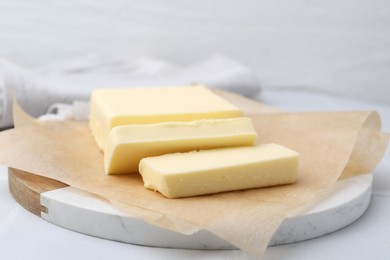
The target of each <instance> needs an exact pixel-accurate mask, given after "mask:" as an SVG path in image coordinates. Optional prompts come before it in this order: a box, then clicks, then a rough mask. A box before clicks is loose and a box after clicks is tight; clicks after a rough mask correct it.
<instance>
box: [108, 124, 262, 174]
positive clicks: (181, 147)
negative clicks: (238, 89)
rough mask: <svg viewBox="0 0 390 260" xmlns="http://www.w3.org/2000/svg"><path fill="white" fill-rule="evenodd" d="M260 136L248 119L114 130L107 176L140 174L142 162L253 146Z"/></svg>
mask: <svg viewBox="0 0 390 260" xmlns="http://www.w3.org/2000/svg"><path fill="white" fill-rule="evenodd" d="M256 137H257V133H256V131H255V129H254V127H253V124H252V120H251V119H250V118H247V117H239V118H230V119H205V120H196V121H191V122H165V123H157V124H145V125H124V126H117V127H115V128H113V129H112V130H111V132H110V134H109V135H108V138H107V143H106V148H105V150H104V166H105V172H106V174H121V173H132V172H138V164H139V162H140V160H141V159H142V158H145V157H150V156H158V155H162V154H167V153H177V152H188V151H193V150H202V149H212V148H220V147H231V146H248V145H253V144H254V143H255V141H256Z"/></svg>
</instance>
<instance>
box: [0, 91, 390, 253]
mask: <svg viewBox="0 0 390 260" xmlns="http://www.w3.org/2000/svg"><path fill="white" fill-rule="evenodd" d="M220 94H221V95H222V96H224V97H225V98H226V99H228V100H230V101H231V102H233V103H235V104H237V105H238V106H240V107H241V108H242V109H243V110H244V111H245V112H246V113H247V115H250V116H251V117H252V118H253V120H254V123H255V127H256V130H257V132H258V143H271V142H272V143H278V144H281V145H284V146H286V147H288V148H290V149H294V150H296V151H298V152H299V153H300V166H299V178H298V181H297V182H296V183H295V184H293V185H285V186H277V187H272V188H262V189H252V190H245V191H236V192H226V193H220V194H215V195H206V196H198V197H191V198H182V199H166V198H164V197H163V196H161V195H160V194H159V193H157V192H153V191H150V190H147V189H145V188H144V187H143V182H142V179H141V177H140V175H138V174H132V175H126V176H123V175H122V176H106V175H105V174H104V171H103V157H102V156H103V155H102V153H101V152H100V150H99V149H98V148H97V146H96V144H95V142H94V140H93V138H92V137H91V134H90V131H89V128H88V125H87V123H86V122H82V123H81V122H69V121H68V122H61V121H60V122H44V123H43V122H37V121H35V120H34V119H31V118H29V117H28V116H26V115H25V114H24V113H23V112H22V111H19V110H18V109H17V108H16V109H15V112H16V116H15V124H16V126H17V127H16V128H15V129H12V130H8V131H5V132H2V133H0V147H1V149H0V163H1V164H2V165H7V166H9V167H13V168H17V169H21V170H24V171H28V172H31V173H35V174H38V175H42V176H46V177H49V178H52V179H56V180H59V181H61V182H63V183H66V184H68V185H71V186H74V187H77V188H79V189H83V190H86V191H89V192H91V193H94V194H97V195H99V196H101V197H103V198H105V199H107V200H108V201H110V202H111V203H112V204H114V205H116V206H117V207H119V208H120V209H122V210H123V211H125V212H127V213H128V214H130V215H135V216H139V217H140V218H143V219H144V220H145V221H147V222H149V223H151V224H154V225H158V226H161V227H164V228H167V229H170V230H174V231H178V232H182V233H185V234H192V233H194V232H197V231H198V230H199V229H206V230H208V231H210V232H212V233H214V234H215V235H217V236H219V237H221V238H223V239H225V240H226V241H228V242H230V243H231V244H233V245H235V246H236V247H238V248H240V249H242V250H244V251H246V252H248V253H249V254H251V255H254V256H261V255H262V254H263V253H264V251H265V250H266V248H267V245H268V243H269V241H270V239H271V238H272V236H273V234H274V232H275V231H276V230H277V228H278V226H279V225H280V223H281V222H282V221H283V220H284V219H285V218H286V217H287V216H289V215H293V214H296V213H297V212H299V210H301V209H303V208H305V207H307V206H308V205H311V203H314V201H315V200H316V199H318V198H319V196H321V195H322V194H325V193H326V192H327V191H328V190H329V189H330V188H331V187H332V185H333V184H334V183H335V182H336V181H337V179H338V178H339V177H340V176H344V177H347V176H352V175H357V174H363V173H367V172H370V171H372V170H373V169H374V167H375V166H376V165H377V164H378V163H379V161H380V160H381V158H382V156H383V154H384V152H385V150H386V146H387V141H388V136H387V135H386V134H383V133H382V132H381V131H380V127H381V126H380V118H379V115H378V114H377V113H375V112H323V113H320V112H316V113H280V112H276V111H275V109H273V108H270V107H267V106H264V105H262V104H259V103H257V102H254V101H251V100H248V99H245V98H243V97H240V96H237V95H234V94H231V93H223V92H220ZM151 235H152V234H151Z"/></svg>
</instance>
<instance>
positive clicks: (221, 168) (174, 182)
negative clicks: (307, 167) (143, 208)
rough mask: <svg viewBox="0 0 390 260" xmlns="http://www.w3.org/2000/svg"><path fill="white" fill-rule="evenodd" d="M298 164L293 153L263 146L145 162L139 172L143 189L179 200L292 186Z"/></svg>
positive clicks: (269, 145)
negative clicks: (197, 196) (262, 188)
mask: <svg viewBox="0 0 390 260" xmlns="http://www.w3.org/2000/svg"><path fill="white" fill-rule="evenodd" d="M298 160H299V154H298V153H297V152H295V151H293V150H290V149H288V148H285V147H283V146H280V145H277V144H264V145H259V146H250V147H236V148H222V149H213V150H205V151H199V152H189V153H176V154H167V155H162V156H156V157H149V158H144V159H142V160H141V162H140V165H139V171H140V173H141V175H142V178H143V181H144V185H145V187H146V188H148V189H151V190H155V191H159V192H160V193H161V194H163V195H164V196H165V197H167V198H180V197H189V196H196V195H203V194H211V193H218V192H224V191H232V190H241V189H250V188H259V187H265V186H274V185H280V184H288V183H293V182H295V181H296V178H297V174H298Z"/></svg>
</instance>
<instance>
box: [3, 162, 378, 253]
mask: <svg viewBox="0 0 390 260" xmlns="http://www.w3.org/2000/svg"><path fill="white" fill-rule="evenodd" d="M372 180H373V176H372V174H371V173H369V174H365V175H360V176H355V177H352V178H347V179H342V180H339V181H338V182H337V183H336V184H335V185H334V187H333V188H332V189H331V190H330V191H329V193H328V194H325V196H324V197H322V198H321V200H320V201H318V203H316V204H315V206H312V207H310V208H308V209H306V210H305V211H304V212H302V213H301V214H299V215H297V216H293V217H289V218H287V219H285V221H284V222H283V223H282V224H281V225H280V227H279V229H278V230H277V232H276V233H275V234H274V236H273V238H272V240H271V243H270V246H275V245H282V244H288V243H294V242H299V241H303V240H307V239H311V238H315V237H319V236H322V235H326V234H328V233H331V232H334V231H337V230H339V229H341V228H343V227H345V226H347V225H349V224H351V223H352V222H354V221H355V220H357V219H358V218H359V217H360V216H361V215H362V214H363V213H364V212H365V211H366V209H367V208H368V205H369V203H370V197H371V188H372ZM9 187H10V191H11V194H12V195H13V197H14V198H15V199H16V200H17V201H18V202H19V203H20V204H21V205H22V206H23V207H25V208H26V209H28V210H29V211H31V212H33V213H34V214H36V215H38V216H40V217H42V218H43V219H45V220H47V221H49V222H51V223H53V224H56V225H59V226H61V227H64V228H67V229H70V230H74V231H77V232H80V233H83V234H87V235H92V236H96V237H100V238H105V239H110V240H115V241H121V242H125V243H131V244H138V245H145V246H157V247H168V248H187V249H234V247H233V246H232V245H230V244H229V243H227V242H226V241H224V240H222V239H220V238H219V237H217V236H215V235H213V234H212V233H210V232H208V231H206V230H200V231H199V232H197V233H195V234H193V235H183V234H180V233H175V232H172V231H169V230H165V229H162V228H159V227H156V226H152V225H149V224H148V223H146V222H144V221H143V220H141V219H138V218H136V217H132V216H128V215H126V214H124V213H123V212H121V211H120V210H119V209H117V208H115V207H113V206H112V205H111V204H110V203H108V202H107V201H105V200H103V199H101V198H99V197H97V196H95V195H93V194H90V193H88V192H85V191H83V190H79V189H76V188H74V187H71V186H68V185H66V184H63V183H61V182H58V181H55V180H52V179H48V178H45V177H41V176H38V175H34V174H31V173H28V172H24V171H21V170H17V169H12V168H10V169H9Z"/></svg>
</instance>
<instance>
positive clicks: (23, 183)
mask: <svg viewBox="0 0 390 260" xmlns="http://www.w3.org/2000/svg"><path fill="white" fill-rule="evenodd" d="M8 187H9V190H10V192H11V195H12V197H13V198H14V199H15V200H16V201H17V202H18V203H19V204H20V205H21V206H22V207H24V208H25V209H27V210H28V211H30V212H31V213H33V214H35V215H37V216H41V212H45V213H47V208H46V207H44V206H42V205H41V202H40V196H41V193H43V192H46V191H51V190H56V189H60V188H64V187H68V185H66V184H64V183H62V182H59V181H56V180H53V179H50V178H46V177H42V176H39V175H36V174H32V173H29V172H25V171H22V170H18V169H15V168H8Z"/></svg>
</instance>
